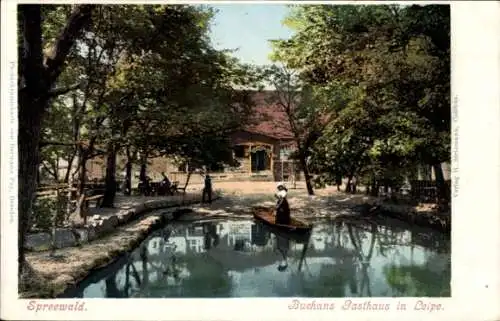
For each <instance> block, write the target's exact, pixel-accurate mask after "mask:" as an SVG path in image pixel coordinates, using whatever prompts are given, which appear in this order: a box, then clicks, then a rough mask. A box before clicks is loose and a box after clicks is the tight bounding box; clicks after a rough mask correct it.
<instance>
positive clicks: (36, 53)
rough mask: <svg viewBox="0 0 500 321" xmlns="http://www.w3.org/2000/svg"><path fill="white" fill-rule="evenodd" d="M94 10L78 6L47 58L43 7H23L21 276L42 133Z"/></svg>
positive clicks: (19, 239) (20, 82)
mask: <svg viewBox="0 0 500 321" xmlns="http://www.w3.org/2000/svg"><path fill="white" fill-rule="evenodd" d="M91 11H92V6H91V5H76V6H75V7H74V9H73V11H72V13H71V15H70V16H69V17H68V18H67V21H66V24H65V27H64V29H62V30H61V32H60V34H59V36H58V37H57V38H56V39H55V42H54V44H53V45H52V46H51V48H50V49H49V50H48V53H47V54H44V45H45V44H44V41H43V40H44V39H43V38H42V9H41V6H40V5H20V6H19V16H18V17H19V34H20V38H21V41H19V48H18V50H19V71H18V73H19V77H18V79H19V86H18V88H19V89H18V96H19V97H18V99H19V100H18V101H19V136H18V146H20V150H19V177H18V184H19V231H18V249H19V273H20V274H21V272H22V270H23V266H24V263H25V260H24V239H25V234H26V232H27V230H28V228H29V225H30V217H31V212H32V208H33V201H34V197H35V191H36V186H37V173H38V165H39V163H40V152H39V143H40V137H41V135H40V133H41V124H42V119H43V116H44V114H45V112H46V109H47V106H48V103H49V101H50V100H51V99H52V98H54V97H55V96H57V95H58V94H60V93H62V92H64V91H66V90H68V88H54V84H55V82H56V80H57V78H58V77H59V75H60V74H61V72H62V71H63V69H64V63H65V60H66V57H67V55H68V53H69V52H70V50H71V48H72V47H73V45H74V43H75V40H76V39H77V38H78V36H79V35H80V33H81V32H82V31H83V30H84V28H85V27H86V26H87V25H88V23H89V22H90V16H91Z"/></svg>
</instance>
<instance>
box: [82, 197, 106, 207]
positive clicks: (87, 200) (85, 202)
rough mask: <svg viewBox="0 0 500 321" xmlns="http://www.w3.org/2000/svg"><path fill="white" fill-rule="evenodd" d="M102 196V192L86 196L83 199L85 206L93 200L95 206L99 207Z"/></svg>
mask: <svg viewBox="0 0 500 321" xmlns="http://www.w3.org/2000/svg"><path fill="white" fill-rule="evenodd" d="M103 198H104V195H103V194H99V195H93V196H86V197H85V200H84V204H85V208H89V204H90V203H91V202H95V207H100V206H101V203H102V200H103Z"/></svg>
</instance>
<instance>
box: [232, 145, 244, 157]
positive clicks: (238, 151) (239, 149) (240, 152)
mask: <svg viewBox="0 0 500 321" xmlns="http://www.w3.org/2000/svg"><path fill="white" fill-rule="evenodd" d="M233 150H234V157H236V158H243V157H245V146H243V145H237V146H234V148H233Z"/></svg>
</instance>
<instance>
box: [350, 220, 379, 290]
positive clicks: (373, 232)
mask: <svg viewBox="0 0 500 321" xmlns="http://www.w3.org/2000/svg"><path fill="white" fill-rule="evenodd" d="M353 228H354V226H353V225H351V224H348V225H347V231H348V234H349V238H350V240H351V243H352V245H353V247H354V250H355V253H356V258H357V259H358V262H357V263H358V264H357V266H355V268H356V270H357V272H358V271H359V274H360V281H359V286H357V282H356V280H355V279H354V280H353V279H350V280H349V281H350V282H351V283H350V288H351V292H352V293H353V294H357V292H358V289H359V296H368V297H371V296H372V291H371V286H370V285H371V284H370V276H369V274H368V269H369V268H370V262H371V259H372V256H373V250H374V248H375V243H376V242H375V241H376V239H377V226H376V225H375V224H370V227H369V231H368V233H369V235H370V245H369V246H368V254H366V255H365V254H364V253H363V242H362V239H365V238H364V237H362V236H365V235H364V233H365V232H364V231H361V230H360V229H358V228H354V229H353ZM354 277H355V276H354ZM363 291H364V292H363Z"/></svg>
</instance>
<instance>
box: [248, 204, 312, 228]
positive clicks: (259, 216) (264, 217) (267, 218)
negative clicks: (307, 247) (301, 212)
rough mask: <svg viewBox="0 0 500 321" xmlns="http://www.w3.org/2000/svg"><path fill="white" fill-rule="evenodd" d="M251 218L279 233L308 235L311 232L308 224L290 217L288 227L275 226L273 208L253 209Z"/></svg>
mask: <svg viewBox="0 0 500 321" xmlns="http://www.w3.org/2000/svg"><path fill="white" fill-rule="evenodd" d="M253 217H254V219H255V220H256V221H258V222H261V223H263V224H264V225H266V226H268V227H270V228H272V229H275V230H277V231H279V232H286V233H293V234H308V233H310V232H311V230H312V225H311V224H310V223H307V222H304V221H302V220H299V219H297V218H294V217H291V222H290V224H289V225H284V224H276V223H275V215H274V208H269V207H255V208H253Z"/></svg>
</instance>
